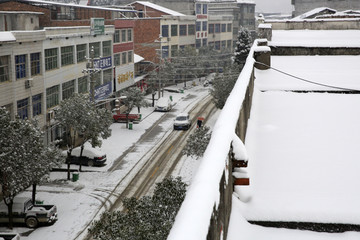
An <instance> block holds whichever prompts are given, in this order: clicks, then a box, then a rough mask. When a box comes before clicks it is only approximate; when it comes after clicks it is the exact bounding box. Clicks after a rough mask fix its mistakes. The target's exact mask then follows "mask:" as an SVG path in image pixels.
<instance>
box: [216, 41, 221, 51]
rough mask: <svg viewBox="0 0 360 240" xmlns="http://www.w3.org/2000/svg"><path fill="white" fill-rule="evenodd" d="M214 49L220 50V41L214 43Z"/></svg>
mask: <svg viewBox="0 0 360 240" xmlns="http://www.w3.org/2000/svg"><path fill="white" fill-rule="evenodd" d="M215 49H216V50H220V41H216V42H215Z"/></svg>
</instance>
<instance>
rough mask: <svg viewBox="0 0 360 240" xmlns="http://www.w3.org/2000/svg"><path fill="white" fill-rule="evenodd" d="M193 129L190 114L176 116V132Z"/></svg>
mask: <svg viewBox="0 0 360 240" xmlns="http://www.w3.org/2000/svg"><path fill="white" fill-rule="evenodd" d="M190 127H191V119H190V116H189V114H188V113H182V114H179V115H177V116H176V118H175V121H174V130H178V129H180V130H188V129H189V128H190Z"/></svg>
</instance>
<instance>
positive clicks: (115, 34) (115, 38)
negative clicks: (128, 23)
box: [114, 29, 120, 43]
mask: <svg viewBox="0 0 360 240" xmlns="http://www.w3.org/2000/svg"><path fill="white" fill-rule="evenodd" d="M119 42H120V30H118V29H116V30H115V32H114V43H119Z"/></svg>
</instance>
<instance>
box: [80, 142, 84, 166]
mask: <svg viewBox="0 0 360 240" xmlns="http://www.w3.org/2000/svg"><path fill="white" fill-rule="evenodd" d="M83 151H84V143H83V144H82V145H81V149H80V157H79V159H80V160H79V172H81V166H82V162H81V161H82V154H83Z"/></svg>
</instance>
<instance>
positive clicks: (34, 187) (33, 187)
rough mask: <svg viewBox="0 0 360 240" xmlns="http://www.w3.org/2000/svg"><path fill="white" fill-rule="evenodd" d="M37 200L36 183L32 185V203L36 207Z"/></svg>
mask: <svg viewBox="0 0 360 240" xmlns="http://www.w3.org/2000/svg"><path fill="white" fill-rule="evenodd" d="M35 198H36V183H33V185H32V203H33V204H34V205H35V201H36V200H35Z"/></svg>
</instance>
